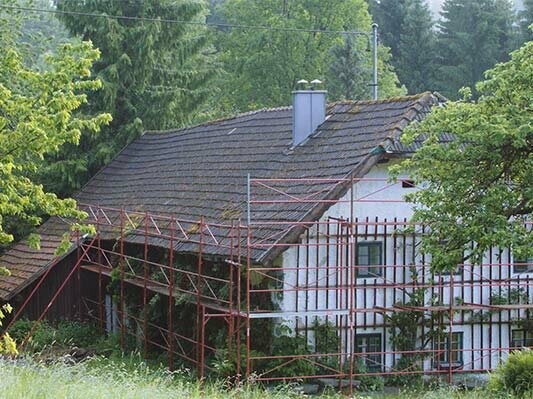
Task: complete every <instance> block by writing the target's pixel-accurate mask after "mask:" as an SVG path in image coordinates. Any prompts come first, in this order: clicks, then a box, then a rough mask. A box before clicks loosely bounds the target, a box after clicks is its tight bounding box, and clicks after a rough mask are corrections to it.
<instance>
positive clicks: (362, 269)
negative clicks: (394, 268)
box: [355, 241, 383, 278]
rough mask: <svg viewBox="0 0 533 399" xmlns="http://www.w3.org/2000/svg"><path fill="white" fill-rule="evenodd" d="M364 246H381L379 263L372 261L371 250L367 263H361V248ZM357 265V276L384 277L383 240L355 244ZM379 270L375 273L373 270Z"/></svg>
mask: <svg viewBox="0 0 533 399" xmlns="http://www.w3.org/2000/svg"><path fill="white" fill-rule="evenodd" d="M362 246H364V247H366V248H368V250H369V251H370V248H379V261H378V263H377V264H373V263H371V262H370V252H369V254H368V261H367V264H361V263H360V258H359V257H360V252H359V251H360V248H361V247H362ZM355 258H356V259H355V261H356V262H355V265H356V271H357V273H356V276H357V278H372V277H383V242H382V241H360V242H357V243H356V245H355ZM374 270H376V271H378V272H377V273H374V272H373V271H374Z"/></svg>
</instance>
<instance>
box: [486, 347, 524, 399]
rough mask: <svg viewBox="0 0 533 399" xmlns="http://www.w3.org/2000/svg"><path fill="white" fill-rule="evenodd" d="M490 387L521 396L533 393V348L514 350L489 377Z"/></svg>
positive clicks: (493, 389) (497, 390)
mask: <svg viewBox="0 0 533 399" xmlns="http://www.w3.org/2000/svg"><path fill="white" fill-rule="evenodd" d="M489 389H490V390H492V391H495V392H501V393H513V394H514V395H517V396H519V397H523V395H525V394H533V350H531V349H523V350H520V351H514V352H512V353H511V354H510V355H509V358H508V359H507V361H506V362H504V363H502V364H501V365H500V366H499V367H498V368H497V369H496V370H495V371H494V372H493V373H491V375H490V379H489Z"/></svg>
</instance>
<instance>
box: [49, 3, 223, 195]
mask: <svg viewBox="0 0 533 399" xmlns="http://www.w3.org/2000/svg"><path fill="white" fill-rule="evenodd" d="M58 8H59V10H61V11H67V12H75V13H86V14H106V15H113V16H114V15H118V16H125V17H132V18H148V19H155V21H153V20H151V21H149V20H133V19H117V18H111V17H94V16H90V15H87V16H84V15H80V14H65V15H63V16H62V17H61V19H62V21H63V22H64V23H65V25H66V27H67V28H68V30H69V31H70V32H71V33H72V34H74V35H80V36H81V37H82V38H83V39H84V40H89V39H90V40H91V41H92V42H93V43H94V44H95V46H96V47H98V48H99V49H100V51H101V53H102V56H101V58H100V60H99V61H98V62H97V63H96V64H95V65H94V67H93V70H94V73H95V74H96V75H97V76H98V77H99V78H100V79H101V80H102V82H103V90H101V91H99V92H97V93H92V94H91V97H90V106H89V107H86V108H85V109H84V111H85V112H89V113H92V112H102V111H103V112H109V113H111V114H112V115H113V117H114V119H113V122H112V124H110V125H109V127H108V128H105V129H103V130H102V132H101V133H100V134H99V135H98V136H95V135H92V134H91V133H90V132H84V134H83V135H82V138H81V142H80V145H79V146H69V147H66V148H63V149H62V151H61V152H57V153H55V154H54V155H53V156H51V157H49V159H48V161H49V162H48V167H47V168H45V169H44V170H43V171H42V173H41V179H42V181H43V182H44V183H45V185H46V187H48V188H49V189H51V190H53V191H54V192H56V193H58V194H59V195H69V194H70V193H72V192H73V191H75V190H76V189H78V188H79V187H81V185H82V184H84V183H85V182H86V181H87V180H88V179H89V178H90V177H91V176H92V175H93V174H94V173H96V172H97V171H98V170H99V169H100V168H101V167H102V166H103V165H104V164H105V163H107V162H108V161H109V160H110V159H111V158H112V157H113V156H114V155H115V154H116V153H117V152H118V151H119V150H120V149H122V148H123V147H124V146H125V145H127V144H128V143H130V142H131V141H132V140H134V139H135V138H136V137H138V136H139V135H140V133H141V132H142V131H143V130H145V129H156V130H157V129H168V128H176V127H180V126H183V125H185V124H186V123H188V122H189V121H190V120H192V119H193V118H194V116H195V112H197V110H198V108H199V106H200V105H201V104H202V103H203V102H204V101H205V100H206V98H207V97H208V96H209V94H210V92H211V91H210V88H209V85H208V82H209V79H210V78H211V76H212V75H213V73H214V70H213V67H212V56H211V55H210V54H209V52H210V50H209V46H208V37H207V35H206V31H205V26H202V24H201V22H203V21H204V19H205V8H204V3H203V2H201V1H192V0H179V1H178V0H153V1H136V0H126V1H124V0H106V1H103V0H87V1H83V2H80V1H70V0H63V1H60V2H59V4H58ZM162 19H166V20H178V21H184V23H168V22H162V21H157V20H162ZM190 23H192V24H190ZM195 23H199V24H198V25H196V24H195Z"/></svg>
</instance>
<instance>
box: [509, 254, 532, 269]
mask: <svg viewBox="0 0 533 399" xmlns="http://www.w3.org/2000/svg"><path fill="white" fill-rule="evenodd" d="M513 272H514V273H528V272H533V257H531V258H527V259H515V260H514V263H513Z"/></svg>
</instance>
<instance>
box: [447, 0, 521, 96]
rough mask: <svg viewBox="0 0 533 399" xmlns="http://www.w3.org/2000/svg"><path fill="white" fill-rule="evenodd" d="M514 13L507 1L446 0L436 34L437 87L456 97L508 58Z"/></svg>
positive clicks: (512, 38) (512, 40)
mask: <svg viewBox="0 0 533 399" xmlns="http://www.w3.org/2000/svg"><path fill="white" fill-rule="evenodd" d="M513 22H514V13H513V9H512V4H511V3H510V2H509V1H508V0H478V1H464V0H446V1H445V2H444V5H443V9H442V20H441V22H440V24H439V35H438V56H439V59H438V64H439V70H438V74H437V80H438V89H439V90H440V91H441V92H442V94H444V95H445V96H446V97H448V98H457V92H458V90H459V89H460V88H461V87H464V86H467V87H470V88H472V89H473V88H474V86H475V84H476V82H478V81H479V80H481V79H482V78H483V72H484V71H485V70H487V69H488V68H491V67H493V66H494V64H496V63H497V62H501V61H504V60H506V59H508V53H509V51H511V50H512V49H513V45H514V43H515V40H514V32H513V30H512V25H513Z"/></svg>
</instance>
